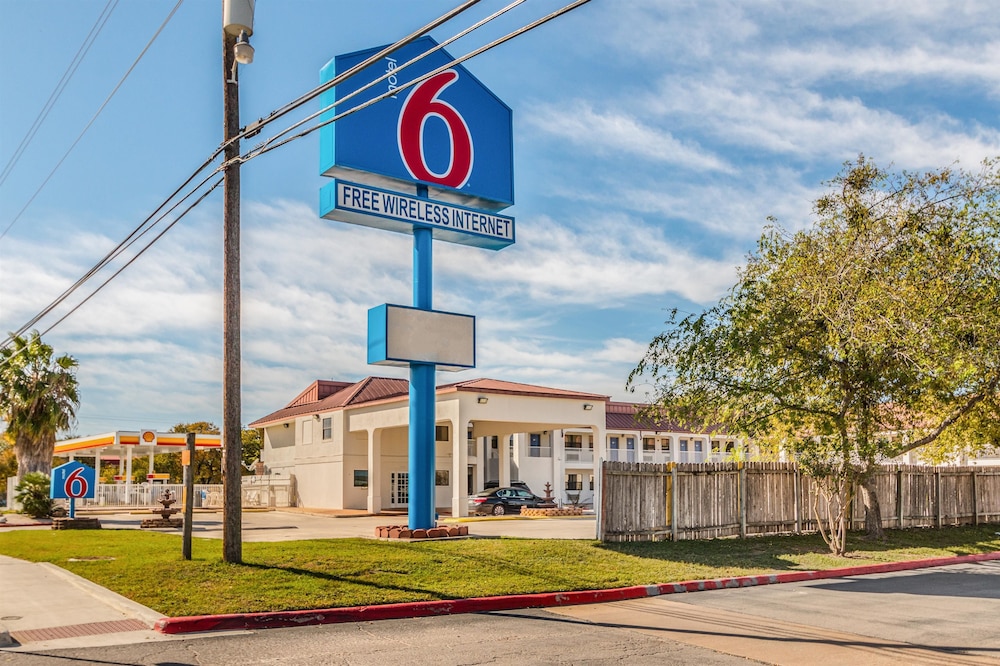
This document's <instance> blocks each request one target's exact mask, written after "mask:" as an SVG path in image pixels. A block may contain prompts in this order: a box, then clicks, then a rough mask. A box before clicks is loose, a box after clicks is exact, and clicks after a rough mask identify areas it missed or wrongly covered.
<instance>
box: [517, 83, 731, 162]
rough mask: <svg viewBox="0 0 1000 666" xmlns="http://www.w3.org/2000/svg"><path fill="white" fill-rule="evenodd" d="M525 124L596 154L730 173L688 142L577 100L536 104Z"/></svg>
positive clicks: (716, 159)
mask: <svg viewBox="0 0 1000 666" xmlns="http://www.w3.org/2000/svg"><path fill="white" fill-rule="evenodd" d="M528 123H529V124H530V125H532V126H534V127H536V128H537V129H539V130H541V131H542V132H545V133H546V134H549V135H551V136H554V137H558V138H561V139H566V140H568V141H569V142H570V143H573V144H575V145H577V146H580V147H582V148H583V149H584V150H585V151H586V152H594V153H596V154H598V155H613V156H622V157H639V158H642V159H646V160H650V161H653V162H662V163H667V164H674V165H677V166H682V167H684V168H686V169H691V170H694V171H731V170H732V169H731V167H730V166H728V165H727V164H726V162H725V161H724V160H722V159H720V158H719V157H718V156H716V155H713V154H711V153H710V152H708V151H706V150H703V149H702V148H700V147H699V146H697V145H696V144H694V143H692V142H690V141H680V140H678V139H676V138H674V136H673V135H671V133H670V132H668V131H666V130H664V129H662V128H657V127H651V126H650V125H647V124H644V123H643V122H641V121H640V120H638V119H637V118H635V117H634V116H633V115H631V114H628V113H624V112H621V111H604V112H599V111H595V110H594V109H593V108H592V107H591V105H590V103H588V102H584V101H581V100H573V101H571V102H569V103H563V104H560V105H554V104H540V105H538V106H536V107H534V108H533V109H531V110H529V111H528Z"/></svg>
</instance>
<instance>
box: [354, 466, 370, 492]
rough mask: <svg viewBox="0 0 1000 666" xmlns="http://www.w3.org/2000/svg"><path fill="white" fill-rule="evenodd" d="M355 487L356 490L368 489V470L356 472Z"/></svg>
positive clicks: (357, 470)
mask: <svg viewBox="0 0 1000 666" xmlns="http://www.w3.org/2000/svg"><path fill="white" fill-rule="evenodd" d="M354 487H355V488H367V487H368V470H366V469H356V470H354Z"/></svg>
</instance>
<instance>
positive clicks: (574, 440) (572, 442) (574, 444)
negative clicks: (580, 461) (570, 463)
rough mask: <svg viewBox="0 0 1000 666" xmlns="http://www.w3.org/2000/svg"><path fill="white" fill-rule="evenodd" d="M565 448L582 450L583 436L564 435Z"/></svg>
mask: <svg viewBox="0 0 1000 666" xmlns="http://www.w3.org/2000/svg"><path fill="white" fill-rule="evenodd" d="M566 448H567V449H582V448H583V435H566Z"/></svg>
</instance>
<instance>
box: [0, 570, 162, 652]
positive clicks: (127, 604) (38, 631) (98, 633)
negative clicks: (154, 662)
mask: <svg viewBox="0 0 1000 666" xmlns="http://www.w3.org/2000/svg"><path fill="white" fill-rule="evenodd" d="M0 589H2V590H3V593H2V594H0V648H3V649H5V650H15V651H16V650H18V649H31V650H51V649H58V648H67V647H97V646H104V645H121V644H125V643H142V642H146V641H162V640H167V639H168V637H165V636H163V634H161V633H158V632H156V631H153V630H152V627H153V624H154V623H155V622H156V621H157V620H159V619H161V618H162V617H163V615H161V614H160V613H157V612H155V611H152V610H150V609H149V608H146V607H145V606H142V605H140V604H137V603H135V602H134V601H132V600H130V599H126V598H125V597H123V596H121V595H119V594H116V593H114V592H112V591H110V590H108V589H105V588H103V587H101V586H100V585H96V584H94V583H91V582H90V581H89V580H86V579H85V578H81V577H79V576H77V575H75V574H72V573H70V572H68V571H66V570H65V569H61V568H60V567H57V566H56V565H54V564H49V563H47V562H39V563H32V562H25V561H23V560H18V559H14V558H13V557H7V556H5V555H0ZM19 646H21V648H19Z"/></svg>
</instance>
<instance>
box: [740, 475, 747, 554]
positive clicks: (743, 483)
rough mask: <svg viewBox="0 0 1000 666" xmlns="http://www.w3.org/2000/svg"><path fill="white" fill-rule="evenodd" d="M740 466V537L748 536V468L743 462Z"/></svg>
mask: <svg viewBox="0 0 1000 666" xmlns="http://www.w3.org/2000/svg"><path fill="white" fill-rule="evenodd" d="M739 467H740V538H741V539H746V538H747V468H746V467H744V466H743V462H742V461H741V462H740V463H739Z"/></svg>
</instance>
